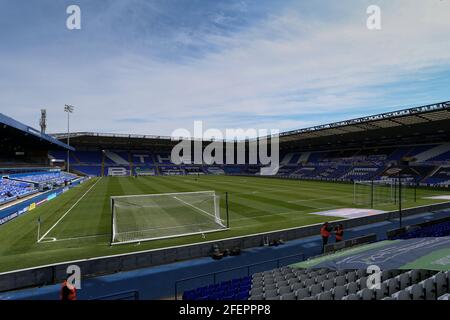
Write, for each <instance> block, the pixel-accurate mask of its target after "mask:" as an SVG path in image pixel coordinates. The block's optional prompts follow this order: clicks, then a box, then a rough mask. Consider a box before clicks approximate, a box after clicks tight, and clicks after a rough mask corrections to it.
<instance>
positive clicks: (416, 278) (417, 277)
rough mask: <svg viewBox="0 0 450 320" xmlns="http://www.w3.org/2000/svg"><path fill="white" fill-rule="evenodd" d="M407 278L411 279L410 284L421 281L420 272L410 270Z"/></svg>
mask: <svg viewBox="0 0 450 320" xmlns="http://www.w3.org/2000/svg"><path fill="white" fill-rule="evenodd" d="M408 274H409V277H410V278H411V283H419V282H420V281H422V274H421V272H420V270H417V269H415V270H411V271H409V272H408Z"/></svg>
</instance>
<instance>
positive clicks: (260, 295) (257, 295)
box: [248, 294, 264, 301]
mask: <svg viewBox="0 0 450 320" xmlns="http://www.w3.org/2000/svg"><path fill="white" fill-rule="evenodd" d="M248 300H256V301H260V300H264V296H263V295H262V294H256V295H251V296H250V298H248Z"/></svg>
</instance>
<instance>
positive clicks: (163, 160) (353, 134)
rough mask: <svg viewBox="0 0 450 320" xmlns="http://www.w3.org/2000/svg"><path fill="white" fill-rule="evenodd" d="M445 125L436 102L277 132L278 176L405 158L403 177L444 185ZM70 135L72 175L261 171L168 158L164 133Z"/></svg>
mask: <svg viewBox="0 0 450 320" xmlns="http://www.w3.org/2000/svg"><path fill="white" fill-rule="evenodd" d="M449 127H450V102H442V103H437V104H432V105H427V106H421V107H415V108H410V109H404V110H399V111H395V112H390V113H384V114H379V115H374V116H368V117H363V118H358V119H352V120H347V121H342V122H337V123H331V124H326V125H321V126H316V127H311V128H305V129H299V130H295V131H290V132H284V133H281V134H280V140H279V141H280V159H281V163H280V168H279V170H278V173H277V176H278V177H283V178H296V179H312V180H332V181H353V180H373V179H380V178H382V177H383V176H389V175H392V172H395V171H396V170H397V171H398V170H399V167H401V166H405V165H407V166H409V167H411V168H412V170H411V171H410V172H409V173H408V174H407V176H408V177H409V179H410V180H414V182H416V183H419V184H421V185H428V186H442V185H449V184H450V169H449V168H448V165H449V161H450V131H449V129H448V128H449ZM53 136H54V137H55V138H57V139H59V140H60V141H61V142H64V141H66V139H67V134H54V135H53ZM70 139H71V145H73V146H75V148H76V150H77V151H75V152H73V153H72V154H71V158H70V162H71V163H72V164H73V170H74V171H75V172H76V173H79V174H86V175H93V176H105V175H110V174H124V173H125V174H128V175H134V174H139V173H146V174H149V175H174V174H177V175H183V174H218V173H222V174H241V175H242V174H248V175H256V174H258V173H259V171H260V170H259V169H260V166H258V165H256V166H255V165H175V164H174V163H172V162H171V160H170V152H171V150H172V148H173V147H174V146H175V145H176V144H177V143H178V142H179V141H178V140H175V139H172V138H171V137H162V136H143V135H121V134H100V133H90V132H78V133H71V134H70ZM269 141H270V140H269ZM209 142H210V141H203V144H204V145H207V144H208V143H209ZM234 143H235V145H238V144H242V143H244V144H248V141H237V142H234ZM224 144H225V142H224ZM235 148H236V147H235ZM50 154H51V156H52V157H53V158H54V159H56V160H63V161H64V160H65V159H66V157H67V156H66V153H64V152H51V153H50ZM247 158H248V155H247ZM223 162H225V161H223Z"/></svg>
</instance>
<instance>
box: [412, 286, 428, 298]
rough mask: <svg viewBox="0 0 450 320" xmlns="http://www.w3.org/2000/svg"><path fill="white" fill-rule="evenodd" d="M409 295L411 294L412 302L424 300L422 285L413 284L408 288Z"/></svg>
mask: <svg viewBox="0 0 450 320" xmlns="http://www.w3.org/2000/svg"><path fill="white" fill-rule="evenodd" d="M408 291H409V293H410V294H411V297H412V300H424V299H425V294H424V289H423V287H422V285H420V284H413V285H412V286H411V287H409V288H408Z"/></svg>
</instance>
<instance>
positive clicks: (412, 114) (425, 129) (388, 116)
mask: <svg viewBox="0 0 450 320" xmlns="http://www.w3.org/2000/svg"><path fill="white" fill-rule="evenodd" d="M53 136H54V137H55V138H57V139H66V138H67V134H66V133H61V134H54V135H53ZM70 136H71V139H74V138H75V139H74V140H73V141H74V143H75V141H77V142H80V143H82V144H83V141H84V142H88V141H89V142H90V143H89V145H91V146H94V145H95V141H100V140H101V141H102V142H108V143H107V144H102V145H103V146H105V147H108V146H116V147H120V146H131V145H132V144H134V143H139V144H140V145H141V146H146V145H148V146H154V145H160V146H164V145H166V146H169V145H172V144H174V143H175V141H176V140H177V139H172V138H171V137H169V136H156V135H135V134H102V133H92V132H78V133H71V134H70ZM180 139H181V138H180ZM448 139H450V101H446V102H440V103H436V104H430V105H426V106H420V107H414V108H409V109H403V110H399V111H394V112H387V113H382V114H378V115H372V116H367V117H361V118H356V119H351V120H346V121H340V122H334V123H330V124H324V125H319V126H314V127H309V128H304V129H298V130H293V131H288V132H283V133H281V134H280V144H281V147H282V148H287V149H290V148H292V149H294V148H296V149H299V148H302V149H304V150H320V149H330V147H334V148H340V147H373V146H380V145H389V144H392V145H394V144H402V143H404V144H409V143H429V142H431V141H433V142H440V141H441V140H442V141H444V140H448ZM205 142H207V140H205Z"/></svg>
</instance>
